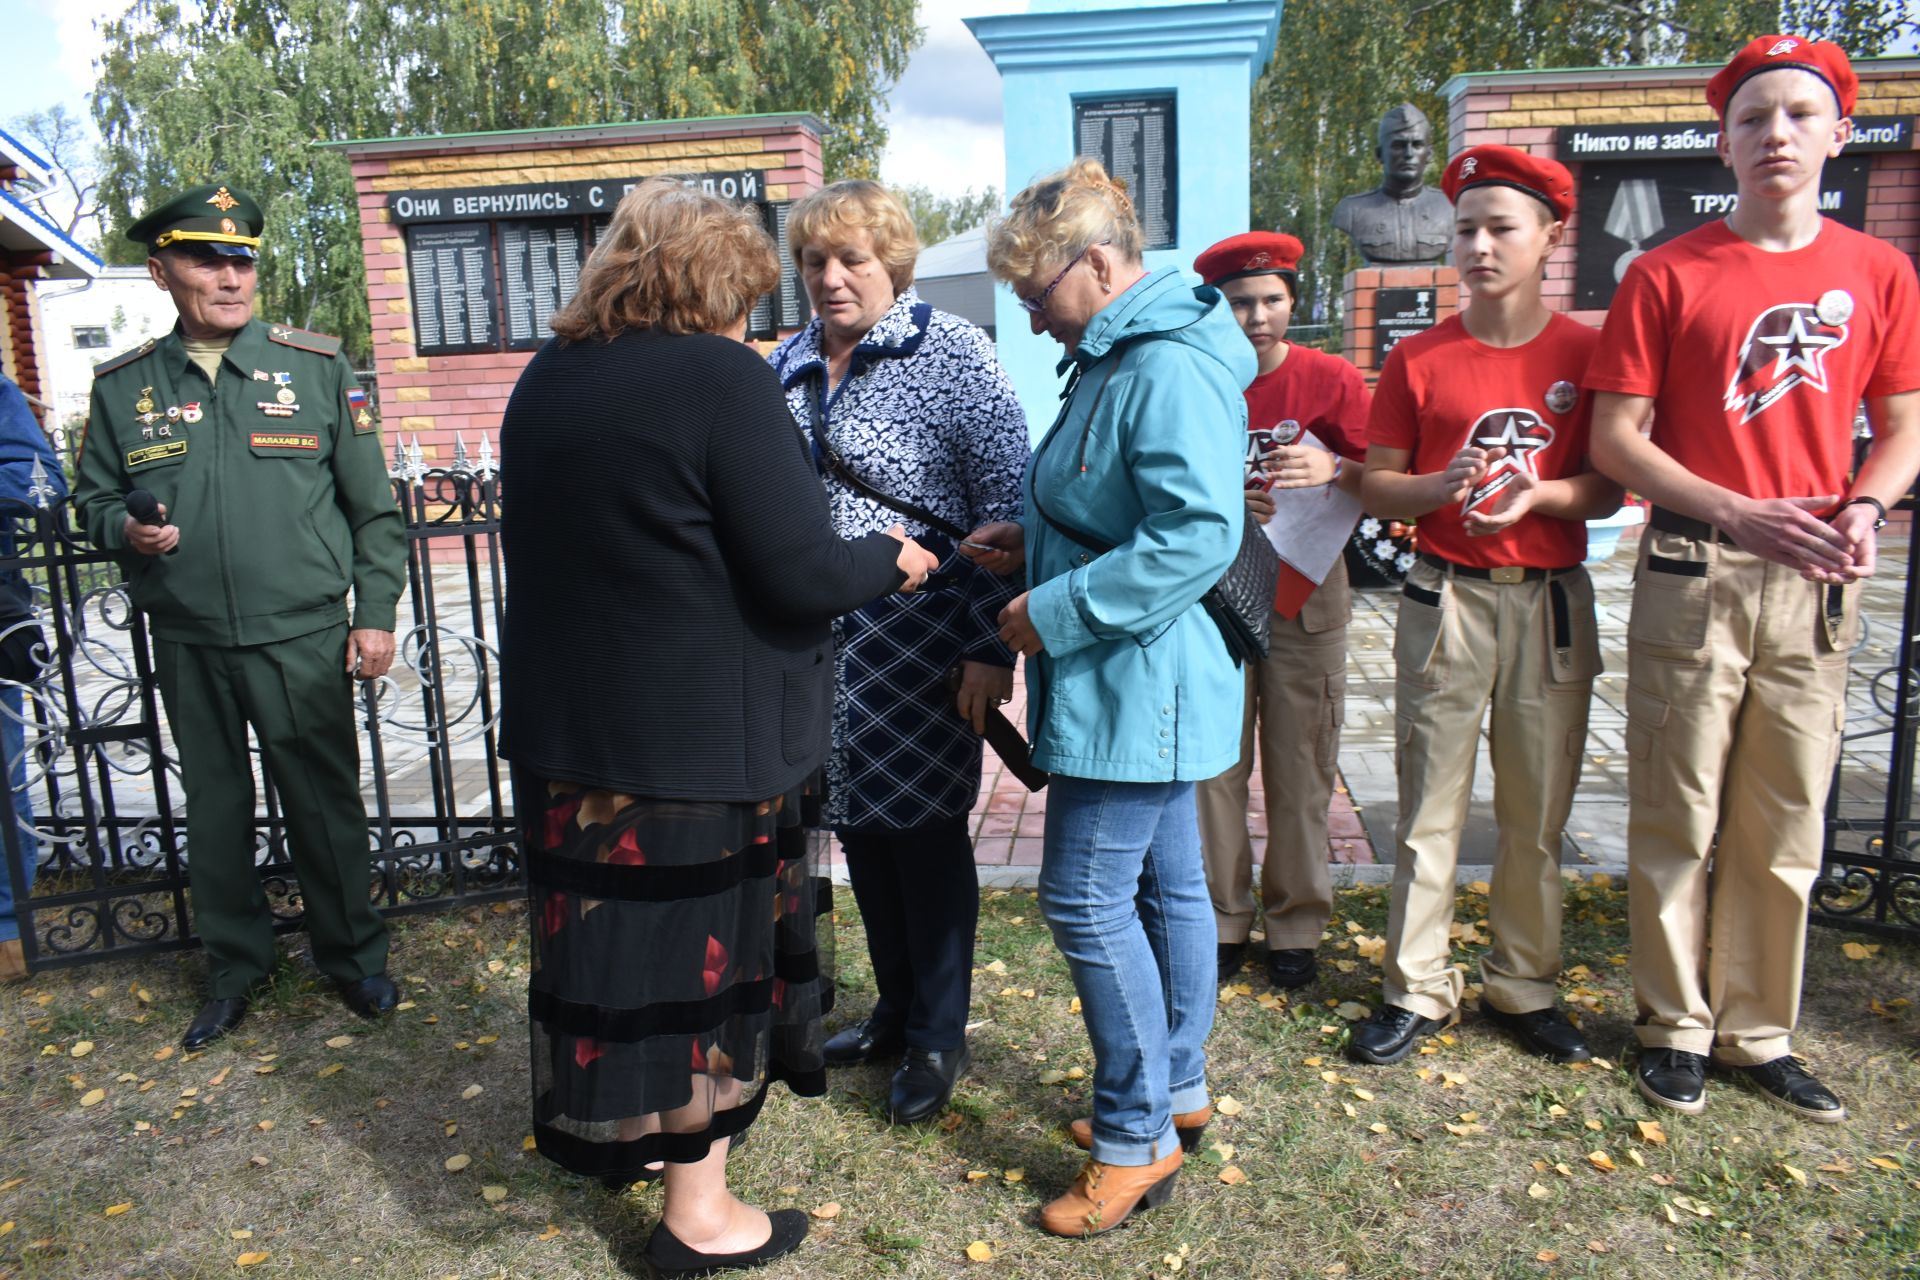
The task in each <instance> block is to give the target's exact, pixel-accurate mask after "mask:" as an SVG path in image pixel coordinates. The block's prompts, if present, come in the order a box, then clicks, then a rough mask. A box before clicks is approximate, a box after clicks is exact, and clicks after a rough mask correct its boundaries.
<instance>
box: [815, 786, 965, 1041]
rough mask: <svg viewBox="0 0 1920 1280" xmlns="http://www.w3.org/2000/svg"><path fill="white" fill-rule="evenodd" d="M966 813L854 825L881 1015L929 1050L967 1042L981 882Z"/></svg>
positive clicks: (849, 836)
mask: <svg viewBox="0 0 1920 1280" xmlns="http://www.w3.org/2000/svg"><path fill="white" fill-rule="evenodd" d="M968 821H969V819H968V817H967V816H966V815H964V814H963V815H961V816H959V817H956V818H947V819H943V820H941V821H938V822H931V823H928V824H926V825H925V826H920V827H908V828H906V829H904V830H899V831H875V830H867V831H848V832H842V833H841V835H840V845H841V847H842V848H843V849H845V850H846V855H847V876H848V878H849V879H850V880H851V881H852V882H853V898H854V901H855V902H857V903H859V905H860V918H861V919H862V920H864V921H865V922H866V926H867V955H868V957H869V958H871V960H872V961H873V982H874V986H875V987H876V988H877V989H878V990H879V992H880V999H879V1000H878V1001H877V1002H876V1003H875V1004H874V1007H873V1017H874V1019H875V1020H876V1021H877V1022H878V1023H879V1024H881V1025H882V1026H887V1027H899V1028H901V1029H902V1031H904V1033H905V1035H906V1040H907V1043H908V1044H910V1045H913V1046H914V1047H916V1048H920V1049H927V1050H930V1051H936V1052H937V1051H941V1050H947V1049H957V1048H959V1047H960V1045H961V1043H962V1042H963V1041H964V1040H965V1039H966V1034H967V1004H968V1001H969V1000H971V999H972V997H973V935H974V930H975V928H976V926H977V925H978V924H979V923H980V880H979V877H978V875H977V874H976V873H975V872H974V869H973V841H972V840H970V839H968V838H967V823H968Z"/></svg>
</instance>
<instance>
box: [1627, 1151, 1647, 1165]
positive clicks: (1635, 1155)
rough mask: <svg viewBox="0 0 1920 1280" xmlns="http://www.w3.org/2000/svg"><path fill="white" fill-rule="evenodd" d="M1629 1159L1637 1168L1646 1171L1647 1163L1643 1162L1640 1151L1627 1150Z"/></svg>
mask: <svg viewBox="0 0 1920 1280" xmlns="http://www.w3.org/2000/svg"><path fill="white" fill-rule="evenodd" d="M1627 1159H1629V1160H1631V1161H1633V1163H1634V1165H1635V1167H1636V1168H1641V1169H1644V1168H1646V1167H1647V1162H1646V1161H1645V1160H1642V1159H1641V1158H1640V1153H1639V1152H1638V1151H1635V1150H1634V1149H1633V1148H1632V1147H1628V1148H1627Z"/></svg>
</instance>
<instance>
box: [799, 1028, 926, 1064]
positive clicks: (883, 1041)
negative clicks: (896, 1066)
mask: <svg viewBox="0 0 1920 1280" xmlns="http://www.w3.org/2000/svg"><path fill="white" fill-rule="evenodd" d="M906 1048H907V1041H906V1038H905V1037H904V1036H902V1035H901V1034H900V1028H898V1027H888V1026H883V1025H881V1024H880V1023H878V1022H875V1021H874V1020H873V1019H872V1018H862V1019H860V1021H858V1022H856V1023H854V1024H852V1025H851V1026H846V1027H842V1028H840V1029H839V1030H838V1031H836V1032H834V1033H833V1034H832V1035H830V1036H828V1037H827V1042H826V1044H824V1045H822V1046H821V1048H820V1054H821V1056H822V1057H824V1058H825V1059H826V1060H827V1065H828V1066H830V1067H852V1066H857V1065H859V1064H860V1063H862V1062H872V1061H873V1060H874V1059H875V1058H891V1057H893V1056H894V1055H895V1054H899V1053H904V1052H905V1051H906Z"/></svg>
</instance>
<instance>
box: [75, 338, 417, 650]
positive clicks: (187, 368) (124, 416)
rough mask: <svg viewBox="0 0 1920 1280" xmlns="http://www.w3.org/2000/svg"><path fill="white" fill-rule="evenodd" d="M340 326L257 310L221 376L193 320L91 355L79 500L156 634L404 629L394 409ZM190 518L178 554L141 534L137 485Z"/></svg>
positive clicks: (214, 641) (191, 639) (250, 635)
mask: <svg viewBox="0 0 1920 1280" xmlns="http://www.w3.org/2000/svg"><path fill="white" fill-rule="evenodd" d="M368 401H369V397H367V396H366V394H365V393H364V392H363V391H362V390H361V389H360V384H359V382H358V381H357V380H356V379H355V378H354V376H353V369H352V367H351V366H350V365H349V364H348V363H347V360H346V357H344V356H342V355H341V354H340V341H339V339H337V338H329V337H326V336H324V335H322V334H317V333H308V332H306V331H304V330H301V329H291V328H288V327H287V326H285V325H267V324H264V323H262V322H260V321H258V320H254V321H251V322H249V323H248V325H247V327H246V328H244V329H242V330H241V331H240V332H239V333H238V334H236V335H235V336H234V340H233V345H232V346H231V347H229V348H228V349H227V353H226V356H225V358H224V360H223V362H222V365H221V368H220V376H219V378H218V379H217V380H216V381H215V383H214V385H212V386H209V385H208V383H207V376H206V374H205V372H203V371H202V370H201V369H200V367H199V366H198V365H196V364H194V363H193V362H192V361H191V360H190V359H189V358H188V357H187V351H186V348H185V347H184V346H183V345H182V344H181V341H180V334H179V331H178V330H177V329H176V330H175V331H174V332H173V333H170V334H168V335H167V336H166V337H164V338H159V339H150V340H148V341H147V342H145V343H143V344H142V345H141V346H139V347H137V348H135V349H134V350H132V351H129V352H126V353H125V354H123V355H120V356H117V357H115V358H114V359H112V360H108V361H106V362H104V363H102V364H100V365H99V366H98V367H96V368H95V370H94V381H93V402H92V404H91V406H90V407H89V411H88V418H87V429H86V435H85V437H84V438H83V440H82V443H81V448H80V463H79V475H78V479H77V482H76V484H75V486H74V494H73V496H74V505H75V507H76V508H77V509H78V511H79V513H80V520H81V524H82V527H83V528H84V529H85V531H86V534H87V536H88V538H90V539H91V540H92V541H93V544H94V545H95V546H98V547H102V548H105V549H107V550H109V551H115V552H119V553H120V563H121V567H122V569H123V570H124V571H125V572H126V576H127V583H128V586H129V588H130V590H131V592H132V596H133V603H134V604H135V605H136V606H137V607H139V608H140V609H142V610H143V611H145V613H146V614H147V616H148V619H149V623H150V625H151V627H152V630H153V633H154V634H155V635H156V636H159V637H161V638H162V639H167V640H175V641H180V642H183V643H187V644H209V645H228V646H238V645H254V644H268V643H271V642H273V641H277V640H288V639H292V638H293V637H295V636H302V635H307V634H310V633H311V632H314V631H318V630H320V629H322V628H324V627H330V626H334V625H337V624H338V623H340V622H342V621H345V620H346V617H347V605H346V594H347V588H348V587H352V588H353V625H354V627H356V628H366V629H370V630H377V631H391V630H393V627H394V609H395V606H396V605H397V604H398V602H399V599H400V590H401V587H402V585H403V584H404V581H405V574H406V531H405V528H404V526H403V524H402V521H401V517H400V512H399V510H398V509H397V508H396V507H395V506H394V500H393V488H392V485H391V484H390V482H389V481H388V478H387V470H386V461H385V455H384V453H383V451H382V449H381V447H380V424H379V422H378V420H377V418H376V417H375V415H374V409H373V406H372V405H371V404H370V403H369V402H368ZM134 489H145V490H147V491H148V492H150V493H152V494H153V496H154V497H155V498H157V499H159V500H160V502H162V503H163V504H165V506H166V508H167V516H168V519H169V520H170V521H171V522H172V523H174V524H176V525H178V526H179V528H180V545H179V548H178V550H177V552H176V553H175V554H173V555H165V556H143V555H139V554H137V553H135V552H132V551H129V550H127V547H126V531H125V529H124V528H123V522H124V521H125V519H126V516H127V509H126V497H127V494H128V492H129V491H131V490H134Z"/></svg>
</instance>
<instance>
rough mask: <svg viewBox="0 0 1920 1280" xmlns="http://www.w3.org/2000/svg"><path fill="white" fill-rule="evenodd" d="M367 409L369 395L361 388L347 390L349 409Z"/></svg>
mask: <svg viewBox="0 0 1920 1280" xmlns="http://www.w3.org/2000/svg"><path fill="white" fill-rule="evenodd" d="M366 407H367V393H366V392H365V391H364V390H362V389H361V388H359V387H348V388H347V408H349V409H364V408H366Z"/></svg>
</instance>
